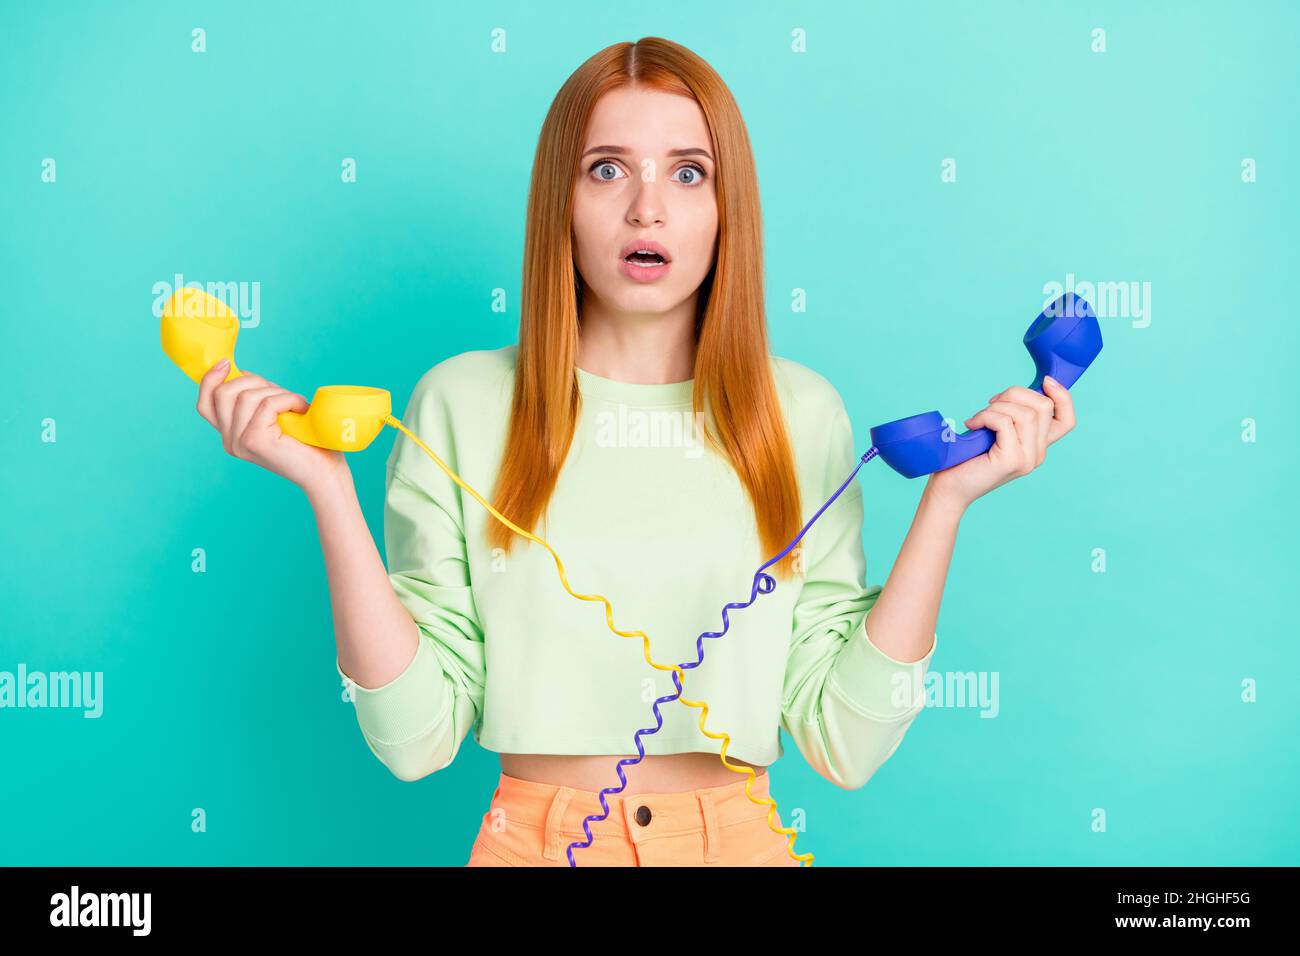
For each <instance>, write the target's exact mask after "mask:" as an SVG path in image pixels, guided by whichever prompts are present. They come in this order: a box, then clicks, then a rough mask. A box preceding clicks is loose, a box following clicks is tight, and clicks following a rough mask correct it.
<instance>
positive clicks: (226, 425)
mask: <svg viewBox="0 0 1300 956" xmlns="http://www.w3.org/2000/svg"><path fill="white" fill-rule="evenodd" d="M270 384H272V383H270V382H268V381H267V380H266V379H264V378H262V376H260V375H253V374H251V373H249V372H245V373H244V374H243V375H242V376H240V377H239V378H232V379H231V380H230V381H229V382H222V383H221V384H220V385H218V386H217V387H216V388H215V389H214V390H213V392H212V407H213V411H214V413H215V416H216V419H217V428H218V429H219V430H220V432H221V440H222V444H224V445H225V448H226V451H227V452H229V453H230V454H232V455H233V454H234V452H233V451H232V450H231V444H230V443H231V440H232V439H233V438H234V434H233V433H232V431H231V424H232V423H233V421H234V417H235V400H236V399H238V398H239V395H240V393H241V392H245V391H247V390H248V389H250V388H264V387H266V386H267V385H270Z"/></svg>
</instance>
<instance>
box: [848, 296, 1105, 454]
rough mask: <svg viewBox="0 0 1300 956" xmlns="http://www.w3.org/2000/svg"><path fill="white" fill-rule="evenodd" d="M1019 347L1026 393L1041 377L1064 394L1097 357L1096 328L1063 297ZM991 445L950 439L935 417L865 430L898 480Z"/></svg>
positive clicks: (966, 437)
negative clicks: (1024, 357) (1027, 361)
mask: <svg viewBox="0 0 1300 956" xmlns="http://www.w3.org/2000/svg"><path fill="white" fill-rule="evenodd" d="M1023 341H1024V344H1025V348H1027V349H1028V350H1029V355H1030V356H1031V357H1032V358H1033V360H1034V367H1035V369H1036V370H1037V374H1036V375H1035V376H1034V380H1033V382H1031V383H1030V385H1029V387H1030V388H1032V389H1034V390H1035V391H1037V392H1042V390H1043V376H1044V375H1050V376H1052V378H1054V379H1056V380H1057V381H1058V382H1060V383H1061V384H1062V385H1063V386H1065V387H1066V388H1069V387H1070V386H1071V385H1073V384H1074V383H1075V382H1076V381H1078V380H1079V376H1080V375H1082V374H1083V372H1084V370H1085V369H1086V368H1087V367H1088V366H1089V365H1091V364H1092V361H1093V359H1095V358H1096V357H1097V354H1098V353H1099V352H1100V351H1101V326H1100V325H1098V324H1097V317H1096V315H1094V314H1093V311H1092V307H1091V306H1089V305H1088V303H1087V302H1085V301H1084V300H1083V299H1081V298H1079V297H1078V296H1077V295H1075V294H1074V293H1073V292H1067V293H1065V294H1064V295H1062V296H1060V297H1059V298H1057V299H1056V300H1055V301H1053V302H1052V303H1051V304H1049V305H1048V306H1047V308H1045V309H1044V310H1043V311H1042V312H1040V313H1039V315H1038V318H1036V319H1034V321H1033V323H1032V324H1030V326H1029V328H1028V330H1026V332H1025V336H1024V339H1023ZM996 439H997V436H996V435H995V434H994V433H993V432H992V431H990V430H989V429H987V428H976V429H973V430H971V431H968V432H964V433H962V434H960V435H953V433H952V431H951V430H950V429H949V428H948V427H947V424H946V423H945V422H944V419H943V416H941V415H940V414H939V413H938V412H937V411H934V412H923V413H922V414H920V415H912V416H910V417H908V418H900V419H898V420H897V421H892V422H887V423H886V424H884V425H877V426H876V427H875V428H873V429H871V444H872V445H873V446H874V447H875V449H876V451H877V453H878V454H879V456H880V457H881V458H882V459H883V460H884V462H885V464H887V465H888V466H889V467H890V468H892V469H894V471H896V472H898V473H899V474H900V475H902V476H903V477H904V478H916V477H919V476H920V475H928V474H931V473H932V472H936V471H943V470H944V469H946V468H952V467H953V466H955V465H960V464H961V463H962V462H964V461H968V460H969V459H971V458H974V457H975V456H976V455H982V454H983V453H984V452H986V451H988V450H989V449H990V448H992V447H993V443H994V441H995V440H996Z"/></svg>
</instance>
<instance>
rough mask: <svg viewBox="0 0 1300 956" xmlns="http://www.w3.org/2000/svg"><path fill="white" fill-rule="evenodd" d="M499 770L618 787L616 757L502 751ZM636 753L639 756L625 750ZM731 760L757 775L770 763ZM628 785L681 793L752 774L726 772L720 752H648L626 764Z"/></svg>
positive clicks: (568, 783) (580, 786)
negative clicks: (763, 765) (505, 752)
mask: <svg viewBox="0 0 1300 956" xmlns="http://www.w3.org/2000/svg"><path fill="white" fill-rule="evenodd" d="M500 756H501V772H502V773H504V774H505V775H506V776H508V777H515V778H516V779H519V780H533V781H536V782H538V783H549V784H553V785H556V786H564V787H573V788H574V789H577V790H590V791H593V792H594V791H598V790H604V789H605V788H606V787H617V786H618V771H617V770H615V769H614V767H615V764H616V763H617V762H618V760H619V756H618V755H608V756H607V755H603V754H602V755H599V756H592V755H588V754H501V755H500ZM625 756H628V757H635V756H636V754H626V755H625ZM727 762H728V763H732V764H735V765H737V766H745V767H752V768H753V770H754V773H755V774H764V773H767V768H766V767H760V766H758V765H756V764H751V763H748V762H746V761H744V760H740V759H739V758H737V757H733V756H731V755H728V756H727ZM623 773H624V774H625V775H626V776H627V788H626V789H624V790H623V791H622V793H626V794H633V793H679V792H681V791H683V790H701V789H704V788H707V787H725V786H727V785H729V784H733V783H737V782H741V781H744V780H746V779H747V778H748V774H745V773H743V772H737V771H734V770H728V769H727V768H726V766H724V765H723V763H722V761H721V760H720V759H719V758H718V755H717V754H707V753H686V754H649V755H647V756H646V757H645V758H644V759H643V760H642V761H641V762H640V763H637V764H625V765H624V766H623Z"/></svg>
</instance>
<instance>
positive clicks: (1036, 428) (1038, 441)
mask: <svg viewBox="0 0 1300 956" xmlns="http://www.w3.org/2000/svg"><path fill="white" fill-rule="evenodd" d="M1002 398H1003V400H1004V401H1008V402H1014V403H1016V404H1017V405H1022V406H1027V407H1028V408H1030V409H1032V411H1033V426H1032V430H1031V432H1030V437H1031V438H1032V451H1033V459H1034V467H1035V468H1037V467H1038V466H1039V465H1041V464H1042V463H1043V459H1044V458H1046V457H1047V446H1048V444H1049V442H1048V440H1047V436H1048V430H1049V429H1050V428H1051V426H1052V414H1053V406H1054V403H1053V401H1052V400H1051V399H1050V398H1049V397H1048V396H1046V395H1044V394H1043V393H1041V392H1037V391H1035V390H1034V389H1032V388H1025V387H1024V386H1023V385H1013V386H1011V388H1008V389H1007V390H1006V391H1004V392H1003V393H1002Z"/></svg>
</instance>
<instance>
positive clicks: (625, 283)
mask: <svg viewBox="0 0 1300 956" xmlns="http://www.w3.org/2000/svg"><path fill="white" fill-rule="evenodd" d="M715 174H716V166H715V165H714V162H713V143H712V141H711V139H710V137H709V130H708V126H707V125H706V124H705V122H704V114H703V113H702V112H701V110H700V107H699V104H697V103H696V102H695V100H693V99H690V98H689V97H685V96H677V95H675V94H672V93H661V92H658V91H651V90H644V89H633V88H630V87H623V88H621V89H616V90H611V91H610V92H608V93H606V94H605V95H604V96H602V97H601V98H600V100H599V101H597V103H596V106H595V109H594V110H593V111H592V115H591V121H590V123H589V124H588V132H587V138H586V142H585V144H584V145H583V152H582V156H581V158H580V159H579V161H578V178H577V183H576V184H575V186H574V196H573V238H574V255H575V258H576V263H577V267H578V272H579V273H580V274H581V275H582V279H583V282H584V284H585V286H586V289H585V291H584V296H589V295H591V294H593V293H594V294H595V295H596V296H597V297H599V299H600V300H601V301H602V303H603V304H604V305H605V306H606V307H607V308H609V309H611V310H614V311H619V312H633V313H642V314H645V313H662V312H667V311H668V310H670V309H673V308H674V307H677V306H680V305H681V304H682V303H683V302H685V301H687V300H688V299H691V298H692V297H693V296H694V295H695V293H696V290H698V289H699V286H700V283H701V282H702V281H704V277H705V276H707V275H708V274H709V269H710V268H711V267H712V265H713V257H714V255H715V253H716V248H717V238H718V205H717V195H716V192H715V190H714V177H715ZM647 243H652V244H654V245H653V248H654V250H655V251H656V252H658V253H660V254H661V255H662V256H663V257H664V259H666V260H667V261H666V262H663V263H659V264H653V265H637V264H635V261H636V260H638V259H643V260H647V261H652V262H653V261H654V257H646V256H637V255H635V254H633V255H631V256H630V257H629V259H630V260H631V261H627V260H625V258H624V257H625V256H626V255H628V253H629V250H635V249H636V248H638V247H641V246H644V245H646V244H647Z"/></svg>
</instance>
